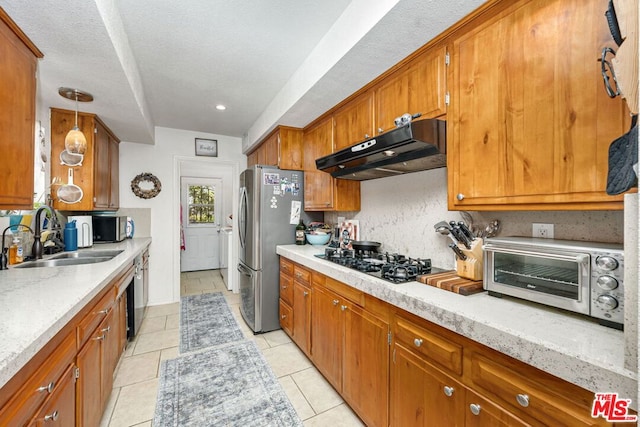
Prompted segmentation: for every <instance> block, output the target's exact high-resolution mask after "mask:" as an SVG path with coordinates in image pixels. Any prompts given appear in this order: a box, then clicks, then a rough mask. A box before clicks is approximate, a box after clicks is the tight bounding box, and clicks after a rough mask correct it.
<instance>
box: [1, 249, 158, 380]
mask: <svg viewBox="0 0 640 427" xmlns="http://www.w3.org/2000/svg"><path fill="white" fill-rule="evenodd" d="M150 244H151V238H148V237H143V238H134V239H127V240H124V241H122V242H119V243H106V244H100V245H94V246H93V247H92V248H87V249H80V251H91V250H105V249H109V250H115V249H122V250H123V251H124V252H122V253H121V254H119V255H118V256H116V257H114V258H113V259H112V260H109V261H106V262H103V263H95V264H85V265H77V266H61V267H38V268H23V269H18V268H10V269H9V270H6V271H2V272H0V295H2V297H3V298H2V300H1V301H0V312H2V316H1V317H2V322H1V323H2V324H1V325H0V342H2V343H3V345H2V348H0V388H2V387H4V385H5V384H6V383H7V382H8V381H9V380H10V379H11V378H12V377H13V376H14V375H15V374H16V373H18V372H19V371H20V369H22V368H23V367H24V366H25V365H26V364H27V363H28V362H29V360H31V358H32V357H33V356H34V355H35V354H37V353H38V351H40V350H41V349H42V348H43V347H44V346H45V345H46V344H47V343H48V342H49V341H50V340H51V339H52V338H53V337H54V336H55V335H56V334H57V333H58V332H60V331H61V330H62V328H63V327H64V326H65V325H66V324H67V323H68V322H69V321H71V319H73V317H74V316H76V315H77V314H78V313H79V312H80V311H81V310H82V308H84V307H85V306H86V305H87V304H88V303H89V302H91V300H92V299H93V298H94V297H95V296H96V295H98V294H99V293H100V292H101V291H102V289H104V287H105V286H107V285H108V284H109V283H110V282H111V281H112V280H113V279H115V278H116V277H117V275H118V274H119V273H120V272H121V271H123V270H124V269H125V268H127V266H128V265H131V264H132V263H133V260H134V259H135V258H136V256H138V255H140V254H141V253H142V252H143V251H144V250H145V249H147V248H148V247H149V246H150ZM27 304H29V305H27ZM34 304H42V305H43V306H46V307H47V308H48V309H41V310H38V309H36V308H35V307H33V305H34ZM25 307H26V309H25ZM34 313H37V315H35V316H34ZM23 322H24V324H22V323H23Z"/></svg>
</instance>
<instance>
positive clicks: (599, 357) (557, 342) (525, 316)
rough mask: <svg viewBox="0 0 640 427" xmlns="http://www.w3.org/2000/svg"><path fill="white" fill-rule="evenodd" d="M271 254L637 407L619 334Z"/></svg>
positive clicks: (523, 307)
mask: <svg viewBox="0 0 640 427" xmlns="http://www.w3.org/2000/svg"><path fill="white" fill-rule="evenodd" d="M277 253H278V254H279V255H282V256H284V257H286V258H289V259H291V260H293V261H295V262H297V263H299V264H301V265H304V266H306V267H309V268H311V269H313V270H315V271H318V272H320V273H322V274H324V275H327V276H330V277H332V278H334V279H336V280H339V281H341V282H343V283H346V284H347V285H350V286H352V287H354V288H356V289H359V290H361V291H363V292H365V293H367V294H370V295H372V296H374V297H376V298H378V299H380V300H382V301H386V302H388V303H389V304H392V305H394V306H396V307H400V308H402V309H404V310H406V311H408V312H410V313H413V314H415V315H417V316H420V317H422V318H424V319H426V320H428V321H430V322H433V323H435V324H437V325H440V326H442V327H444V328H447V329H449V330H451V331H454V332H456V333H458V334H460V335H463V336H465V337H467V338H469V339H472V340H474V341H476V342H479V343H481V344H484V345H486V346H488V347H491V348H493V349H495V350H498V351H500V352H502V353H504V354H507V355H509V356H511V357H513V358H515V359H518V360H521V361H523V362H525V363H527V364H529V365H532V366H535V367H537V368H539V369H541V370H543V371H546V372H548V373H550V374H552V375H555V376H557V377H560V378H562V379H564V380H566V381H568V382H570V383H573V384H576V385H578V386H580V387H583V388H585V389H587V390H590V391H593V392H618V393H620V395H621V396H623V397H625V398H631V399H633V401H634V405H633V406H634V408H635V407H636V402H635V400H636V399H635V397H636V395H637V391H638V388H637V373H635V372H633V371H630V370H628V369H625V368H624V357H625V356H624V336H623V332H622V331H618V330H615V329H611V328H608V327H605V326H601V325H599V324H598V323H597V322H595V321H592V320H591V319H588V318H584V317H582V316H579V315H573V314H571V313H567V312H564V311H561V310H557V309H554V308H551V307H544V306H540V305H538V304H533V303H529V302H526V301H522V300H516V299H513V298H507V297H505V298H495V297H491V296H489V295H488V294H487V293H486V292H482V293H479V294H475V295H469V296H462V295H458V294H455V293H453V292H448V291H445V290H442V289H438V288H435V287H432V286H428V285H424V284H422V283H419V282H408V283H402V284H394V283H390V282H387V281H385V280H382V279H378V278H376V277H373V276H370V275H368V274H366V273H361V272H359V271H356V270H353V269H349V268H347V267H343V266H340V265H338V264H334V263H332V262H329V261H326V260H323V259H321V258H318V257H316V256H314V255H315V254H320V253H324V247H322V246H310V245H305V246H296V245H284V246H278V247H277Z"/></svg>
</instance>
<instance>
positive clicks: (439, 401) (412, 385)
mask: <svg viewBox="0 0 640 427" xmlns="http://www.w3.org/2000/svg"><path fill="white" fill-rule="evenodd" d="M390 397H391V400H390V409H391V420H390V425H391V426H399V427H400V426H407V427H410V426H420V427H426V426H434V427H439V426H450V427H455V426H463V425H464V406H465V390H464V387H463V386H462V384H460V383H459V382H458V381H457V380H455V379H453V378H452V377H451V376H449V375H446V374H444V373H442V372H441V371H439V370H438V369H435V368H434V367H433V366H431V365H429V364H428V363H426V362H425V361H424V359H423V358H421V357H419V356H417V355H415V354H414V353H413V352H411V351H409V350H408V349H406V348H405V347H404V346H402V345H401V344H398V343H396V344H395V345H394V347H393V360H392V363H391V393H390Z"/></svg>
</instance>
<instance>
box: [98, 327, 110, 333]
mask: <svg viewBox="0 0 640 427" xmlns="http://www.w3.org/2000/svg"><path fill="white" fill-rule="evenodd" d="M109 331H111V326H107V327H106V328H104V329H102V330H101V331H100V332H109Z"/></svg>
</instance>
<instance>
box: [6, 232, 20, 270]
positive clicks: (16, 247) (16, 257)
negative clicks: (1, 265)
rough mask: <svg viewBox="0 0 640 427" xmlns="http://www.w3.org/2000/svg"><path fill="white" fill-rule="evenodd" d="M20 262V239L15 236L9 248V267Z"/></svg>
mask: <svg viewBox="0 0 640 427" xmlns="http://www.w3.org/2000/svg"><path fill="white" fill-rule="evenodd" d="M21 262H22V245H21V244H20V238H19V237H18V236H15V237H14V238H13V242H12V243H11V246H10V247H9V265H14V264H20V263H21Z"/></svg>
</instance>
